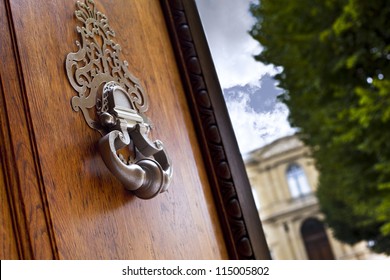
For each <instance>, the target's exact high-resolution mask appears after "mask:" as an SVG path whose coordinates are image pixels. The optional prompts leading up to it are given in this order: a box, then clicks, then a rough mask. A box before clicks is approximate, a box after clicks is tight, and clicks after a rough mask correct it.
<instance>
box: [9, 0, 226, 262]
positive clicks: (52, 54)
mask: <svg viewBox="0 0 390 280" xmlns="http://www.w3.org/2000/svg"><path fill="white" fill-rule="evenodd" d="M97 8H98V9H99V10H100V11H102V12H103V13H105V14H106V15H107V17H108V20H109V23H110V25H111V27H112V28H113V29H114V30H115V32H116V42H117V43H119V44H120V45H121V46H122V49H123V52H122V59H125V60H127V61H128V62H129V69H130V71H131V72H132V73H133V74H134V75H135V76H136V77H138V78H139V79H140V81H141V84H142V86H143V87H144V88H145V89H146V91H147V92H148V94H149V98H150V109H149V110H148V112H147V116H148V117H149V118H150V119H151V120H152V122H153V124H154V127H155V129H154V130H153V137H154V138H157V139H161V140H162V141H163V142H164V144H165V146H166V149H167V151H168V153H169V155H170V156H171V160H172V162H173V166H174V179H173V182H172V186H171V188H170V190H169V191H168V193H164V194H161V195H160V196H158V197H157V198H155V199H153V200H150V201H143V200H140V199H137V198H135V197H134V196H133V195H131V194H130V193H128V192H126V191H125V190H124V189H123V187H122V186H121V184H120V183H118V181H117V180H116V179H115V178H113V176H112V175H111V174H110V173H109V171H108V169H107V168H106V167H105V165H104V163H103V161H102V160H101V158H100V156H99V154H98V152H97V147H96V143H97V141H98V140H99V138H100V135H99V134H98V133H97V132H96V131H93V130H91V129H90V128H89V127H88V126H87V125H86V123H85V122H84V119H83V117H82V116H81V114H80V113H76V112H73V111H72V109H71V106H70V99H71V97H72V96H73V95H75V92H74V91H73V89H72V87H71V86H70V84H69V83H68V81H67V78H66V74H65V72H64V59H65V57H66V54H67V53H69V52H71V51H75V50H77V47H76V45H75V40H79V37H78V34H77V32H76V25H77V24H79V23H78V22H77V20H76V18H75V17H74V15H73V13H74V10H75V3H73V1H67V2H66V3H64V2H63V1H51V2H41V3H37V2H33V3H32V2H29V3H25V2H23V3H22V2H21V1H12V2H11V9H12V15H13V19H14V26H15V33H16V38H17V43H18V49H19V52H20V61H21V67H22V71H23V77H24V84H25V91H26V95H27V101H28V106H29V110H30V111H29V113H30V115H31V119H32V125H33V131H34V136H35V141H36V143H37V150H38V158H39V166H40V170H41V172H42V179H43V184H44V188H45V194H46V198H45V199H47V203H48V209H50V218H51V223H52V228H51V231H52V232H53V234H54V238H55V245H56V254H58V257H59V258H64V259H69V258H76V259H80V258H99V259H100V258H101V259H107V258H110V259H112V258H124V259H132V258H136V259H138V258H141V259H183V258H187V259H188V258H195V259H214V258H217V259H218V258H226V257H227V254H226V249H225V244H224V241H223V237H222V231H221V229H220V225H219V222H218V218H217V214H216V209H215V207H214V205H213V202H212V201H213V200H212V199H213V198H212V194H211V190H210V187H209V183H208V179H207V176H206V172H205V169H204V167H203V166H204V163H203V160H202V157H201V153H200V149H199V147H198V143H197V140H196V136H195V134H194V128H193V125H192V119H191V116H190V114H189V109H188V105H187V102H186V99H185V95H184V92H183V86H182V84H181V79H180V75H179V72H178V69H177V66H176V61H175V57H174V54H173V49H172V47H171V44H170V39H169V36H168V32H167V30H166V27H165V20H164V17H163V14H162V11H161V8H160V4H159V2H158V1H115V2H114V3H113V2H111V1H99V2H98V3H97Z"/></svg>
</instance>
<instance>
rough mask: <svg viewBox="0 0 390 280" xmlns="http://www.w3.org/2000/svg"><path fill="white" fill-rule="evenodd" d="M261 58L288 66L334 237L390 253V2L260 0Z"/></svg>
mask: <svg viewBox="0 0 390 280" xmlns="http://www.w3.org/2000/svg"><path fill="white" fill-rule="evenodd" d="M251 12H252V14H253V15H254V17H255V18H256V19H257V22H256V24H255V25H254V26H253V28H252V30H251V31H250V33H251V35H252V36H253V38H254V39H256V40H258V41H259V42H260V44H261V45H262V46H263V47H264V49H263V51H262V52H261V53H260V54H259V55H258V56H256V57H255V58H256V59H257V60H259V61H262V62H263V63H266V64H274V65H275V66H280V67H281V71H280V73H279V74H278V75H277V76H276V79H277V80H278V81H279V86H280V87H281V88H283V89H284V94H283V95H282V100H283V102H285V103H286V105H287V106H288V107H289V109H290V122H291V123H292V125H293V126H295V127H297V128H299V131H300V137H301V138H302V140H303V141H304V142H305V143H306V144H307V145H308V146H309V147H311V149H312V152H313V157H314V158H315V159H316V164H317V168H318V170H319V171H320V178H319V186H318V191H317V195H318V198H319V203H320V206H321V209H322V211H323V212H324V214H325V216H326V222H327V223H328V225H329V226H330V227H331V228H332V229H333V230H334V233H335V237H336V238H338V239H339V240H341V241H344V242H346V243H349V244H355V243H356V242H359V241H361V240H367V241H371V242H370V244H373V250H374V251H377V252H384V253H387V254H390V2H389V1H387V0H370V1H367V0H299V1H291V0H260V2H259V3H258V4H253V5H252V6H251Z"/></svg>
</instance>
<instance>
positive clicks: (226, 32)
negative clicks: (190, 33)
mask: <svg viewBox="0 0 390 280" xmlns="http://www.w3.org/2000/svg"><path fill="white" fill-rule="evenodd" d="M251 2H253V0H212V1H210V0H196V3H197V6H198V10H199V13H200V16H201V19H202V24H203V27H204V30H205V33H206V37H207V41H208V44H209V47H210V51H211V54H212V57H213V60H214V64H215V68H216V70H217V74H218V78H219V81H220V84H221V86H222V88H224V89H228V88H230V87H233V86H236V85H241V86H244V85H246V84H251V85H256V86H259V85H260V78H261V77H262V76H263V75H264V74H266V73H269V74H271V75H272V76H273V75H274V74H276V73H278V72H279V71H281V69H275V67H274V66H272V65H270V66H266V65H264V64H262V63H260V62H257V61H256V60H255V59H254V57H253V56H254V55H257V54H259V53H260V51H261V46H260V44H259V43H258V42H257V41H255V40H254V39H253V38H252V37H251V36H250V35H249V33H248V31H249V30H250V29H251V27H252V26H253V24H254V23H255V19H254V18H253V17H252V16H251V14H250V12H249V6H250V3H251ZM249 101H250V96H249V93H248V92H241V93H240V94H239V96H236V97H235V98H234V99H231V100H230V99H229V100H228V101H227V102H226V104H227V107H228V110H229V115H230V118H231V121H232V124H233V128H234V131H235V133H236V137H237V141H238V145H239V148H240V151H241V153H242V154H243V155H245V154H246V153H248V152H250V151H252V150H254V149H257V148H259V147H261V146H264V145H265V144H268V143H270V142H271V141H273V140H275V139H277V138H279V137H283V136H286V135H289V134H293V133H294V132H295V130H294V129H292V128H291V127H290V124H289V123H288V121H287V116H288V109H287V107H286V106H285V105H284V104H282V103H277V104H276V106H275V108H274V110H272V111H271V112H267V113H265V112H263V113H261V112H260V113H259V112H256V111H255V110H254V109H259V108H251V107H250V102H249ZM257 111H258V110H257Z"/></svg>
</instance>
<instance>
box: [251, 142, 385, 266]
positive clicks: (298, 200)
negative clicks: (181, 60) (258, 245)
mask: <svg viewBox="0 0 390 280" xmlns="http://www.w3.org/2000/svg"><path fill="white" fill-rule="evenodd" d="M245 162H246V169H247V172H248V176H249V180H250V182H251V185H252V188H253V193H254V196H255V200H256V201H257V204H258V209H259V214H260V217H261V220H262V223H263V227H264V231H265V235H266V238H267V242H268V246H269V248H270V251H271V255H272V257H273V258H274V259H282V260H283V259H297V260H299V259H373V258H382V257H381V256H378V255H375V254H372V253H371V252H370V251H369V249H368V247H367V245H366V243H364V242H361V243H359V244H357V245H355V246H349V245H346V244H343V243H341V242H339V241H337V240H336V239H335V238H333V237H332V232H331V230H330V229H329V228H327V227H326V225H325V224H324V223H323V222H322V221H323V218H324V217H323V214H322V213H321V212H320V209H319V205H318V201H317V198H316V196H315V191H316V187H317V179H318V171H317V170H316V168H315V164H314V160H313V159H312V158H311V157H310V151H309V149H308V147H306V146H305V145H304V144H303V143H302V142H301V141H300V140H299V139H298V137H297V136H296V135H292V136H287V137H284V138H280V139H278V140H276V141H274V142H272V143H270V144H268V145H267V146H265V147H262V148H260V149H258V150H255V151H253V152H252V153H250V154H249V157H248V158H247V159H246V160H245Z"/></svg>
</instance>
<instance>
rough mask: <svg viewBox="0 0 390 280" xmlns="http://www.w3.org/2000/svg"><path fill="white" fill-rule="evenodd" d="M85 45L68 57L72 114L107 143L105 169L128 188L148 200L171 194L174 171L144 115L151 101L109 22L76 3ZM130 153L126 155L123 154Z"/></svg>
mask: <svg viewBox="0 0 390 280" xmlns="http://www.w3.org/2000/svg"><path fill="white" fill-rule="evenodd" d="M76 5H77V8H78V9H77V10H76V12H75V15H76V18H77V19H78V20H79V21H80V22H82V23H83V26H77V32H78V33H79V34H80V35H81V43H80V42H79V41H76V45H77V46H78V47H79V49H78V51H77V52H75V53H69V54H68V55H67V57H66V62H65V66H66V73H67V76H68V79H69V82H70V84H71V85H72V87H73V88H74V89H75V90H76V91H77V93H78V96H74V97H73V98H72V108H73V109H74V110H75V111H79V110H81V111H82V113H83V115H84V118H85V120H86V122H87V123H88V125H89V126H90V127H91V128H93V129H96V130H98V131H99V132H100V133H101V134H102V135H103V137H102V138H101V139H100V140H99V145H98V146H99V150H100V154H101V156H102V159H103V161H104V163H105V164H106V166H107V168H108V169H109V170H110V171H111V173H112V174H113V175H114V176H115V177H116V178H117V179H118V180H119V181H121V182H122V183H123V185H124V187H125V188H126V189H128V190H130V191H132V192H133V193H134V194H135V195H136V196H138V197H140V198H143V199H149V198H152V197H154V196H156V195H158V194H159V193H162V192H164V191H166V190H167V188H168V186H169V183H170V181H171V178H172V167H171V162H170V160H169V157H168V155H167V154H166V151H165V149H164V146H163V143H162V142H161V141H160V140H156V141H150V140H149V138H148V135H149V132H150V129H151V126H150V124H149V122H148V120H147V118H146V116H145V115H144V114H143V113H144V112H146V110H147V109H148V96H147V95H146V93H145V91H144V90H143V89H142V87H141V85H140V83H139V81H138V80H137V79H136V78H135V77H134V76H133V75H131V74H130V72H129V70H128V69H127V67H128V63H127V62H126V61H122V60H120V59H119V54H120V51H121V47H120V46H119V45H118V44H117V43H115V42H114V41H113V37H115V33H114V31H113V30H112V29H111V27H110V26H109V25H108V20H107V17H106V16H105V15H104V14H102V13H101V12H99V11H97V10H96V7H95V3H94V2H93V1H92V0H85V2H84V3H81V2H77V4H76ZM124 150H125V151H124Z"/></svg>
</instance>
